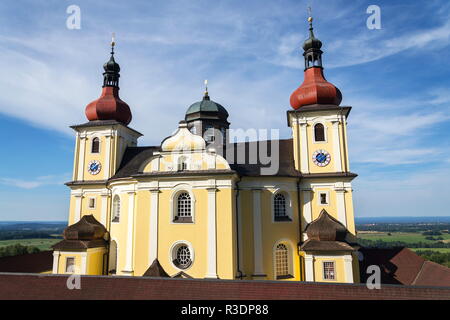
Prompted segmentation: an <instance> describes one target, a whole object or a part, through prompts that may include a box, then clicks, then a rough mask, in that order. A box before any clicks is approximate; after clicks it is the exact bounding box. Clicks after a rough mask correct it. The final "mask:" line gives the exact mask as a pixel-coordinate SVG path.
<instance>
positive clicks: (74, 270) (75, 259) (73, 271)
mask: <svg viewBox="0 0 450 320" xmlns="http://www.w3.org/2000/svg"><path fill="white" fill-rule="evenodd" d="M69 259H73V270H72V272H69V271H67V260H69ZM76 261H77V258H76V257H75V256H66V259H65V262H64V273H65V274H74V273H77V272H76V271H77V270H76V269H77V266H76Z"/></svg>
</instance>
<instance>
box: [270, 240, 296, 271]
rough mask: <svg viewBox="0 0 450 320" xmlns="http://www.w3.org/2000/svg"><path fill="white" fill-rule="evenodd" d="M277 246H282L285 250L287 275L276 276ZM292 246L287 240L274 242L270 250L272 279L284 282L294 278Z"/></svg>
mask: <svg viewBox="0 0 450 320" xmlns="http://www.w3.org/2000/svg"><path fill="white" fill-rule="evenodd" d="M279 245H284V246H285V247H286V249H287V267H288V274H287V275H280V276H279V275H278V274H277V248H278V246H279ZM292 248H293V246H292V243H291V241H290V240H288V239H281V240H279V241H277V242H275V244H274V246H273V249H272V260H273V278H274V280H286V279H293V278H295V274H294V273H295V271H294V251H293V249H292Z"/></svg>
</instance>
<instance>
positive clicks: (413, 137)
mask: <svg viewBox="0 0 450 320" xmlns="http://www.w3.org/2000/svg"><path fill="white" fill-rule="evenodd" d="M72 4H75V5H78V6H79V7H80V9H81V29H80V30H69V29H67V28H66V19H67V17H68V16H69V15H68V14H67V13H66V9H67V7H68V6H69V5H72ZM373 4H375V5H378V6H379V7H380V8H381V25H382V29H381V30H369V29H368V28H367V27H366V19H367V18H368V16H369V15H368V14H367V13H366V9H367V7H368V6H369V5H373ZM309 5H310V6H312V8H313V15H314V17H315V22H314V24H315V33H316V36H317V37H318V38H320V39H321V40H322V42H323V43H324V46H323V48H322V49H323V50H324V52H325V53H324V57H323V60H324V66H325V75H326V77H327V79H328V80H329V81H330V82H332V83H333V84H335V85H336V86H337V87H339V88H340V90H341V91H342V93H343V102H342V105H351V106H353V110H352V112H351V114H350V117H349V121H348V124H349V148H350V157H351V158H350V159H351V170H352V171H354V172H356V173H358V174H359V177H358V178H357V179H356V180H355V181H354V184H353V187H354V201H355V212H356V216H359V217H364V216H427V215H430V216H439V215H450V211H449V210H450V209H449V208H450V197H449V195H450V186H449V183H448V181H449V180H450V154H449V150H450V59H449V58H450V54H449V49H450V3H449V2H448V1H447V0H428V1H407V0H403V1H395V2H394V1H365V0H361V1H345V0H333V1H331V0H329V1H326V2H325V1H320V2H319V1H317V0H316V1H311V0H310V1H299V0H297V1H288V0H277V1H275V0H274V1H264V2H262V1H257V0H249V1H217V0H216V1H197V0H189V1H182V0H178V1H171V0H165V1H131V0H130V1H114V2H112V1H101V0H98V1H95V2H94V1H77V0H72V1H62V0H53V1H52V0H47V1H13V0H4V1H2V2H1V3H0V21H1V22H0V88H1V89H0V93H1V94H0V134H1V137H2V139H1V141H2V147H1V148H0V150H1V151H0V152H1V163H2V165H1V166H0V220H66V219H67V215H68V199H69V189H68V188H67V187H66V186H64V185H63V183H64V182H66V181H68V180H70V178H71V171H72V162H73V147H74V135H73V132H72V131H71V129H69V126H70V125H73V124H78V123H83V122H85V121H86V119H85V116H84V108H85V106H86V105H87V104H88V103H89V102H90V101H92V100H94V99H96V98H97V97H98V96H99V94H100V90H101V83H102V76H101V72H102V65H103V63H104V62H105V61H106V60H107V59H108V53H109V40H110V34H111V32H115V33H116V38H117V46H116V53H117V54H116V60H117V62H119V63H120V65H121V69H122V71H121V83H120V87H121V92H120V93H121V97H122V99H123V100H125V101H126V102H127V103H128V104H129V105H130V107H131V109H132V112H133V121H132V123H131V126H132V127H133V128H135V129H137V130H139V131H140V132H142V133H144V134H145V136H144V137H143V138H142V140H140V145H149V144H159V143H160V141H161V140H162V139H163V138H164V137H166V136H168V135H169V134H170V133H171V132H172V131H173V129H174V128H175V127H176V125H177V123H178V121H179V120H181V119H182V118H183V117H184V113H185V111H186V109H187V107H188V106H189V105H190V104H191V103H193V102H195V101H197V100H199V99H200V98H201V95H202V91H203V80H204V79H209V91H210V95H211V97H212V99H214V100H215V101H218V102H220V103H221V104H222V105H224V106H225V107H226V108H227V109H228V111H229V113H230V121H231V123H232V127H234V128H279V129H280V130H281V131H280V133H281V137H283V138H288V137H290V130H289V128H288V127H287V126H286V110H288V109H289V108H290V106H289V96H290V94H291V92H292V91H293V90H294V89H295V88H297V87H298V85H299V84H300V83H301V82H302V81H303V57H302V56H301V51H300V46H301V44H302V42H303V40H304V39H305V38H306V37H307V33H308V30H307V28H308V26H307V22H306V19H307V11H306V8H307V6H309Z"/></svg>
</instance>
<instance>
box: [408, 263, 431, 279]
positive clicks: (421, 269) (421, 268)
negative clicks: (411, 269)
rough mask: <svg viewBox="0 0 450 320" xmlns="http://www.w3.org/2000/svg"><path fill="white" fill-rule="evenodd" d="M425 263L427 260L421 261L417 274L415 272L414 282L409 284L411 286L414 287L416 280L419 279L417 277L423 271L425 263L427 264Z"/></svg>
mask: <svg viewBox="0 0 450 320" xmlns="http://www.w3.org/2000/svg"><path fill="white" fill-rule="evenodd" d="M427 261H428V260H425V259H424V260H423V261H422V265H421V266H420V270H419V272H417V274H416V276H415V277H414V280H413V281H412V282H411V285H415V284H416V281H417V279H419V276H420V274H421V273H422V271H423V267H424V266H425V262H427Z"/></svg>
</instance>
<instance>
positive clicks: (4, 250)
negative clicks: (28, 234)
mask: <svg viewBox="0 0 450 320" xmlns="http://www.w3.org/2000/svg"><path fill="white" fill-rule="evenodd" d="M40 251H41V250H39V248H37V247H33V246H23V245H21V244H20V243H18V244H14V245H10V246H6V247H0V257H10V256H17V255H20V254H27V253H38V252H40Z"/></svg>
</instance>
